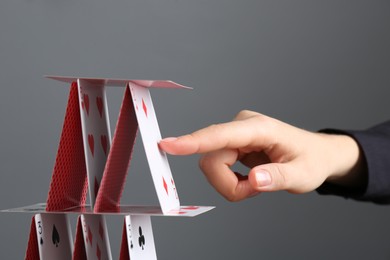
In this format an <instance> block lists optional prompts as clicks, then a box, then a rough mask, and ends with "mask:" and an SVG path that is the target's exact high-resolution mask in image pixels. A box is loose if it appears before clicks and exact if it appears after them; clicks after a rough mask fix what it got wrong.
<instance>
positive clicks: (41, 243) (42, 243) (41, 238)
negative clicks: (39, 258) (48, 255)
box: [40, 237, 43, 245]
mask: <svg viewBox="0 0 390 260" xmlns="http://www.w3.org/2000/svg"><path fill="white" fill-rule="evenodd" d="M40 242H41V245H43V239H42V237H41V241H40Z"/></svg>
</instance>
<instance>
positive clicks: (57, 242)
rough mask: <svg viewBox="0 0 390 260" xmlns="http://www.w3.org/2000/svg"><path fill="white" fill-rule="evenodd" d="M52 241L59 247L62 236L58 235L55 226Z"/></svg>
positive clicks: (54, 226)
mask: <svg viewBox="0 0 390 260" xmlns="http://www.w3.org/2000/svg"><path fill="white" fill-rule="evenodd" d="M51 239H52V241H53V244H54V245H56V247H58V244H59V243H60V234H58V231H57V228H56V225H53V232H52V234H51Z"/></svg>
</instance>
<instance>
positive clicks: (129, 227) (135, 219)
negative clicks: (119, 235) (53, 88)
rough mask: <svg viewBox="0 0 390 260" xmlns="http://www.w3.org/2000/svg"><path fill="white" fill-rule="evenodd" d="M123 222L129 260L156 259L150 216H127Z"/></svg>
mask: <svg viewBox="0 0 390 260" xmlns="http://www.w3.org/2000/svg"><path fill="white" fill-rule="evenodd" d="M125 220H126V221H125V223H126V234H127V244H128V248H129V252H130V259H132V260H144V259H148V260H155V259H157V255H156V248H155V245H154V238H153V230H152V222H151V219H150V216H146V215H142V216H133V215H131V216H130V215H128V216H126V218H125Z"/></svg>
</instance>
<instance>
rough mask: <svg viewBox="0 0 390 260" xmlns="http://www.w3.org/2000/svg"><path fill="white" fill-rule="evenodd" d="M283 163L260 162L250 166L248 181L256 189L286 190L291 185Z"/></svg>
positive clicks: (286, 166)
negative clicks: (260, 163)
mask: <svg viewBox="0 0 390 260" xmlns="http://www.w3.org/2000/svg"><path fill="white" fill-rule="evenodd" d="M287 168H288V165H287V164H285V163H269V164H262V165H260V166H256V167H254V168H252V169H251V170H250V172H249V175H248V180H249V183H250V184H251V186H252V188H253V189H255V190H256V191H278V190H288V189H289V188H291V187H290V185H291V181H290V180H289V176H290V175H289V174H288V169H287Z"/></svg>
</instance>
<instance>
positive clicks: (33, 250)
mask: <svg viewBox="0 0 390 260" xmlns="http://www.w3.org/2000/svg"><path fill="white" fill-rule="evenodd" d="M24 259H25V260H39V249H38V241H37V229H36V228H35V216H33V217H32V220H31V225H30V235H29V237H28V242H27V249H26V255H25V256H24Z"/></svg>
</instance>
